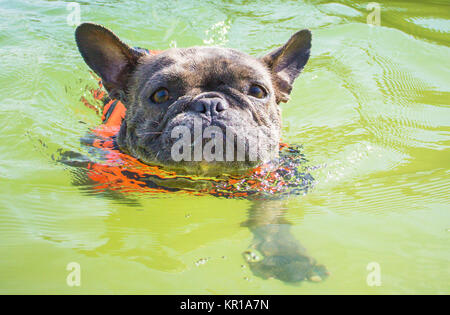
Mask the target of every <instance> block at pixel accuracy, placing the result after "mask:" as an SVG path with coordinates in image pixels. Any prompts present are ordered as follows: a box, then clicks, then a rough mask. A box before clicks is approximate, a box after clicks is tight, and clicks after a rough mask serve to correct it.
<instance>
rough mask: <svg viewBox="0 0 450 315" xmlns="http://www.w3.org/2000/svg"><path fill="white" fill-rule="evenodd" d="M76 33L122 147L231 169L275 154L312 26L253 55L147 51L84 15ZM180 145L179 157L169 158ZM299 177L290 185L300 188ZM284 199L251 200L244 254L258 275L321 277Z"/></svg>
mask: <svg viewBox="0 0 450 315" xmlns="http://www.w3.org/2000/svg"><path fill="white" fill-rule="evenodd" d="M75 37H76V42H77V45H78V48H79V51H80V53H81V55H82V57H83V58H84V60H85V62H86V64H87V65H88V66H89V67H90V68H91V69H92V70H93V71H94V72H95V73H96V74H97V75H98V76H99V77H100V78H101V80H102V86H103V87H104V88H105V89H106V90H107V92H108V94H109V96H110V98H111V99H113V101H114V102H115V101H116V100H117V101H120V102H121V103H122V104H123V105H124V106H125V108H126V113H125V117H121V118H120V119H119V121H120V123H119V125H120V130H119V132H118V133H117V134H115V143H116V146H117V147H118V149H119V150H120V151H121V152H122V153H124V154H126V155H130V156H132V157H134V158H136V159H138V160H139V161H140V162H142V163H145V164H148V165H158V166H162V167H164V168H169V169H175V170H177V173H179V172H185V173H193V174H197V173H201V174H232V173H239V172H241V171H242V170H248V169H250V168H253V167H255V166H257V165H260V164H264V163H266V162H268V161H271V160H274V159H276V158H277V157H278V153H279V147H280V137H281V126H282V121H281V109H280V103H282V102H287V101H288V100H289V95H290V93H291V91H292V86H293V83H294V81H295V79H296V78H297V77H298V76H299V74H300V73H301V71H302V70H303V68H304V67H305V65H306V64H307V62H308V60H309V57H310V50H311V37H312V36H311V32H310V31H309V30H301V31H299V32H297V33H295V34H294V35H293V36H292V37H291V38H290V39H289V40H288V41H287V42H286V43H285V44H284V45H282V46H281V47H278V48H276V49H275V50H273V51H271V52H269V53H267V54H266V55H264V56H262V57H261V58H255V57H252V56H249V55H247V54H245V53H243V52H240V51H237V50H234V49H229V48H219V47H191V48H172V49H168V50H165V51H162V52H160V53H157V54H154V53H148V51H147V52H146V50H143V49H136V48H132V47H130V46H128V45H126V44H125V43H124V42H123V41H121V40H120V39H119V38H118V37H117V36H116V35H115V34H114V33H113V32H111V31H110V30H108V29H106V28H105V27H103V26H100V25H97V24H93V23H84V24H81V25H80V26H78V28H77V29H76V32H75ZM113 101H111V102H113ZM104 114H105V113H104ZM106 116H108V115H106ZM180 130H181V131H183V132H181V133H179V132H178V131H180ZM208 130H213V131H214V133H211V132H210V133H209V135H210V136H209V138H210V139H211V141H213V140H214V141H213V143H214V145H213V146H210V153H212V155H213V156H214V157H215V158H214V159H211V158H210V157H208V156H205V155H204V154H201V155H199V156H196V153H197V152H196V150H197V149H196V144H198V143H199V142H200V144H201V147H200V151H201V153H204V150H203V149H204V148H205V147H207V146H208V143H209V142H208V143H206V142H205V139H204V134H205V133H208V132H207V131H208ZM255 130H258V132H257V133H255V132H254V131H255ZM199 132H200V134H201V135H202V137H201V139H200V140H199V139H198V137H197V136H196V134H198V133H199ZM185 134H188V135H187V136H186V137H185V138H187V140H188V141H187V144H186V143H185V142H183V143H182V145H181V146H179V141H180V135H182V136H184V135H185ZM181 138H183V137H181ZM230 139H231V140H232V141H229V140H230ZM184 140H186V139H184ZM216 140H220V141H216ZM236 140H237V141H236ZM225 142H226V145H224V146H223V147H222V148H220V144H222V145H223V144H224V143H225ZM229 143H231V145H229ZM184 144H186V145H184ZM261 144H263V145H261ZM107 147H108V148H109V146H107ZM174 147H175V148H176V150H174ZM180 147H181V149H182V151H183V154H182V156H183V159H179V158H178V157H179V156H178V155H179V154H177V153H180V150H179V149H180ZM255 147H256V148H257V150H256V151H255V150H253V151H252V149H253V148H255ZM191 149H193V150H191ZM219 149H222V150H219ZM240 149H241V152H239V151H240ZM174 153H175V154H174ZM239 153H241V156H239ZM192 156H194V158H192ZM126 171H127V172H128V173H130V170H129V169H126ZM284 171H286V170H284ZM299 175H300V177H301V176H304V177H305V178H304V179H306V178H307V176H306V175H305V174H303V175H302V174H299ZM97 177H99V173H98V172H97V173H96V178H97ZM152 178H153V177H152ZM300 179H301V178H300ZM108 181H110V177H108ZM127 182H129V181H127ZM183 182H185V181H183ZM290 182H292V181H290ZM306 182H309V180H306V181H305V183H306ZM294 183H295V182H294ZM305 183H303V184H298V185H299V187H298V188H302V187H303V188H302V189H306V188H305V187H306V186H305V185H306V184H305ZM139 187H140V186H139ZM150 187H154V184H153V185H150ZM214 191H215V190H214ZM305 191H306V190H305ZM240 195H242V194H240ZM284 208H285V206H284V204H283V201H282V200H275V201H273V200H264V199H255V200H254V201H253V203H252V205H251V207H250V209H249V217H248V221H246V222H245V223H243V226H246V227H248V228H249V230H250V231H251V232H252V234H253V235H254V241H253V244H252V245H251V246H250V247H251V248H252V250H255V251H257V252H258V253H259V255H260V256H259V257H258V255H255V254H254V253H253V252H252V251H247V252H245V253H244V257H245V259H246V260H247V262H248V264H249V266H250V268H251V270H252V271H253V273H254V274H255V275H257V276H259V277H261V278H271V277H274V278H277V279H280V280H282V281H285V282H299V281H303V280H310V281H321V280H322V279H324V278H326V277H327V276H328V275H329V273H328V271H327V270H326V268H325V267H324V266H322V265H319V264H317V262H316V261H315V260H314V259H313V258H311V257H309V255H308V254H307V253H306V249H304V248H303V247H302V246H301V245H300V244H299V243H298V241H297V240H296V239H295V237H294V235H293V234H292V233H291V232H290V224H289V223H288V222H287V221H286V220H285V219H284V212H283V210H282V209H284Z"/></svg>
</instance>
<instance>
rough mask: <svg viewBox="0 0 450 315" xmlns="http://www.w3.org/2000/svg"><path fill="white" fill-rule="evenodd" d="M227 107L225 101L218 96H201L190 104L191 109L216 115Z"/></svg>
mask: <svg viewBox="0 0 450 315" xmlns="http://www.w3.org/2000/svg"><path fill="white" fill-rule="evenodd" d="M227 107H228V105H227V102H226V101H225V100H224V99H222V98H220V97H212V98H201V99H199V100H197V101H195V102H194V103H193V104H192V110H193V111H195V112H197V113H203V114H206V115H209V116H214V115H217V114H218V113H220V112H223V111H224V110H226V109H227Z"/></svg>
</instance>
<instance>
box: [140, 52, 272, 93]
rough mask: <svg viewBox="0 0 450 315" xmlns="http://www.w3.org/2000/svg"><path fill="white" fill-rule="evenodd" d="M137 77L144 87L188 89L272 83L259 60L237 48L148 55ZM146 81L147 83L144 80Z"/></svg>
mask: <svg viewBox="0 0 450 315" xmlns="http://www.w3.org/2000/svg"><path fill="white" fill-rule="evenodd" d="M140 64H141V66H140V67H139V70H138V71H137V77H138V78H139V79H140V81H141V80H142V81H144V82H140V83H141V84H146V83H147V82H148V81H147V80H151V81H152V82H153V83H155V82H156V83H157V82H158V81H165V82H167V81H175V82H177V81H180V82H179V84H183V85H186V86H191V87H193V86H198V87H207V86H208V85H211V86H214V85H215V84H227V85H232V84H236V83H238V82H243V81H252V82H255V83H256V82H259V83H262V84H270V82H271V81H270V73H269V71H268V70H267V68H266V67H265V66H264V65H263V64H262V63H261V62H260V61H259V60H258V59H256V58H254V57H251V56H249V55H247V54H245V53H242V52H239V51H237V50H234V49H228V48H219V47H192V48H186V49H183V48H180V49H177V48H173V49H169V50H166V51H164V52H162V53H160V54H158V55H154V56H145V57H143V58H142V60H141V61H140ZM145 79H147V80H145Z"/></svg>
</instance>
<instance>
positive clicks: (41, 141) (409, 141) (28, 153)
mask: <svg viewBox="0 0 450 315" xmlns="http://www.w3.org/2000/svg"><path fill="white" fill-rule="evenodd" d="M67 3H68V2H64V1H43V0H37V1H31V0H17V1H7V0H3V1H0V12H1V15H2V16H3V17H4V18H3V19H1V20H0V28H1V29H2V32H0V96H1V100H0V122H1V123H0V134H1V137H0V147H1V150H0V196H1V198H0V257H1V259H0V292H2V293H19V292H20V293H56V292H58V293H93V292H96V293H204V294H220V293H233V294H247V293H254V294H263V293H267V294H304V293H358V292H366V293H373V294H381V293H450V288H449V283H450V273H449V271H450V270H449V263H450V241H449V237H450V213H449V210H450V209H449V201H450V198H449V188H448V187H449V179H450V176H449V132H450V111H449V107H448V105H449V103H448V101H449V95H450V94H449V92H450V90H449V84H450V71H449V68H448V60H449V56H450V49H449V43H450V41H449V32H450V22H449V21H450V20H449V18H450V15H449V12H450V10H449V9H450V7H449V4H448V1H429V2H418V1H378V3H379V4H380V6H381V11H380V12H381V26H371V25H368V24H367V15H368V14H369V13H370V11H368V10H367V4H368V1H359V2H353V1H345V0H343V1H335V2H330V1H281V0H279V1H262V0H260V1H232V0H228V1H175V2H174V1H119V0H117V1H83V2H81V1H80V2H79V3H80V4H81V6H80V7H81V11H80V12H81V20H82V21H95V22H97V23H100V24H103V25H105V26H107V27H109V28H111V29H113V30H114V31H115V32H116V33H117V34H118V35H119V36H120V37H121V38H123V39H124V40H125V41H126V42H127V43H130V44H132V45H134V46H141V47H147V48H152V49H166V48H168V47H171V46H175V45H176V46H177V47H188V46H192V45H221V46H225V47H232V48H237V49H240V50H243V51H245V52H247V53H249V54H252V55H255V56H259V55H262V54H263V53H264V52H267V51H269V50H271V49H273V48H275V47H276V46H278V45H281V44H283V43H284V41H286V40H287V39H288V38H289V36H290V35H291V34H293V33H294V32H295V31H297V30H299V29H302V28H309V29H311V30H312V32H313V49H312V56H311V59H310V62H309V64H308V65H307V67H306V69H305V70H304V72H303V74H302V75H301V77H300V78H299V79H298V80H297V82H296V84H295V87H294V91H293V94H292V97H291V101H290V102H289V103H287V104H283V105H282V109H283V116H284V127H283V140H284V141H285V142H288V143H297V144H302V145H303V148H304V149H303V153H304V154H305V156H306V158H307V159H308V161H309V162H308V163H309V165H310V166H311V168H312V169H314V170H313V171H312V175H313V176H314V178H315V185H314V189H312V190H311V191H310V192H309V193H308V194H306V195H304V196H301V195H300V196H292V197H291V198H289V199H287V200H286V201H285V203H284V204H283V206H282V207H281V206H280V209H281V212H282V213H283V214H282V215H283V216H284V218H285V219H286V220H288V221H289V222H290V223H291V233H292V235H293V236H294V237H295V238H296V239H297V240H298V241H299V242H300V243H301V244H302V245H303V246H304V247H305V248H307V249H308V252H309V254H310V255H311V256H312V257H314V258H315V259H317V261H319V262H320V263H321V264H324V265H325V266H326V267H327V268H328V270H329V271H330V272H331V276H330V277H329V278H327V279H326V280H325V281H323V282H320V283H312V282H301V283H300V284H288V283H285V282H283V281H280V280H277V279H268V280H265V279H262V278H260V277H257V276H255V275H254V274H253V273H252V272H251V271H250V269H249V268H248V264H247V262H246V261H245V260H244V257H243V256H242V253H243V252H245V251H246V250H247V249H248V246H249V245H250V244H251V243H252V238H253V236H252V233H251V231H250V230H249V229H248V228H246V227H245V226H242V223H243V222H246V221H247V220H248V216H249V211H251V207H252V203H251V202H250V201H248V200H245V199H236V200H233V199H231V200H227V199H223V198H216V197H212V196H186V195H167V194H166V195H155V194H132V195H129V196H124V197H123V198H112V197H111V196H108V195H105V194H104V193H95V192H93V191H92V190H91V189H89V187H79V186H76V185H74V183H73V182H74V178H73V172H72V170H71V168H70V167H68V166H64V165H62V164H61V163H57V162H56V161H55V160H54V159H53V158H52V155H53V154H55V153H56V152H57V151H58V150H60V149H62V150H66V151H67V150H73V151H76V152H81V151H83V148H82V147H81V145H80V144H79V139H80V137H82V136H84V135H85V134H86V132H87V130H88V129H89V128H92V127H95V126H97V125H98V124H99V123H100V118H99V116H98V115H97V114H96V113H95V112H94V111H92V110H91V109H88V108H86V107H85V106H84V105H83V103H82V102H81V97H82V96H84V97H86V98H88V99H90V100H92V97H91V96H90V95H89V93H88V89H89V88H92V87H94V86H95V81H94V80H93V79H92V78H91V77H90V75H89V73H88V69H87V66H86V65H85V64H84V62H83V60H82V58H81V57H80V56H79V53H78V51H77V49H76V46H75V43H74V39H73V32H74V27H73V26H70V25H68V24H67V16H68V14H69V13H70V11H68V10H67ZM70 262H77V263H79V264H80V266H81V270H82V271H81V272H82V273H81V274H82V283H81V287H69V286H68V285H67V283H66V277H67V275H68V273H69V272H68V271H67V270H66V266H67V265H68V264H69V263H70ZM372 262H375V263H377V264H379V266H380V267H381V281H382V283H381V286H369V285H368V283H367V276H368V274H369V271H368V270H367V269H366V268H367V266H368V264H370V263H372Z"/></svg>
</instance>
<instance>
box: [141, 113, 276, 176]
mask: <svg viewBox="0 0 450 315" xmlns="http://www.w3.org/2000/svg"><path fill="white" fill-rule="evenodd" d="M268 135H270V133H269V132H268V130H267V128H263V127H261V128H258V126H251V125H249V124H248V123H247V122H246V121H244V120H242V119H236V117H233V115H230V116H229V117H220V118H219V117H202V116H200V115H195V114H193V113H190V112H183V113H181V114H179V115H177V116H175V117H174V118H173V119H171V120H169V121H168V122H167V124H166V125H165V127H164V128H163V130H162V131H161V132H159V133H157V134H149V136H148V137H142V138H140V139H139V141H138V142H139V147H140V149H138V150H137V152H136V153H137V155H139V158H140V159H141V160H142V161H143V162H144V163H146V164H158V165H161V166H163V167H165V168H168V169H173V170H176V171H177V172H178V173H189V174H201V175H211V176H213V175H217V174H223V173H228V174H240V173H242V172H246V171H248V170H249V169H251V168H254V167H256V166H257V165H259V164H261V163H264V162H266V161H269V160H271V159H273V158H275V157H276V156H277V155H278V139H277V138H273V139H272V138H270V137H269V136H268Z"/></svg>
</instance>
